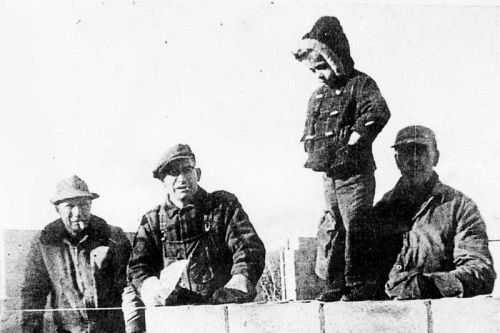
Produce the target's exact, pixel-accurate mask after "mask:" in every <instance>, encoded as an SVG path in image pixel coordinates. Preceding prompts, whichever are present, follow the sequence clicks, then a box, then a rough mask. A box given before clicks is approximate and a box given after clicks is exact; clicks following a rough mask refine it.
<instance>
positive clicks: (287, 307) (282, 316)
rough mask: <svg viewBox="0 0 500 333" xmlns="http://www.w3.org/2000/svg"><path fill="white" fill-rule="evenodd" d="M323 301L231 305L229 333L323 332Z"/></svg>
mask: <svg viewBox="0 0 500 333" xmlns="http://www.w3.org/2000/svg"><path fill="white" fill-rule="evenodd" d="M319 308H320V305H319V303H316V302H314V303H300V302H293V303H284V304H279V303H273V304H247V305H240V306H237V305H230V306H228V319H229V320H228V323H229V333H267V332H273V333H279V332H286V333H294V332H296V333H304V332H317V333H320V332H321V329H320V319H319Z"/></svg>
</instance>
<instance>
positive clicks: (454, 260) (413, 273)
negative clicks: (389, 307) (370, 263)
mask: <svg viewBox="0 0 500 333" xmlns="http://www.w3.org/2000/svg"><path fill="white" fill-rule="evenodd" d="M393 147H394V149H395V151H396V153H395V159H396V164H397V166H398V168H399V170H400V171H401V179H400V180H399V181H398V183H397V184H396V186H395V187H394V189H393V190H391V191H390V192H388V193H387V194H386V195H385V196H384V197H383V198H382V200H381V201H380V202H379V203H377V205H376V206H375V212H376V216H377V217H378V218H379V219H380V223H381V224H380V230H379V231H380V233H381V234H382V245H383V248H382V250H384V253H383V254H382V256H381V257H382V262H381V265H380V266H379V267H380V269H381V270H382V273H383V274H384V273H385V280H386V281H387V272H389V271H390V273H389V276H388V277H389V281H387V283H386V285H385V291H386V293H387V295H388V296H389V297H390V298H391V299H421V298H441V297H472V296H476V295H481V294H488V293H491V292H492V290H493V285H494V282H495V278H496V274H495V271H494V270H493V261H492V258H491V254H490V251H489V249H488V236H487V234H486V225H485V224H484V221H483V219H482V218H481V215H480V214H479V210H478V208H477V206H476V204H475V203H474V202H473V201H472V200H471V199H469V198H468V197H466V196H465V195H464V194H462V193H460V192H458V191H457V190H455V189H453V188H451V187H449V186H446V185H444V184H443V183H441V182H440V181H439V178H438V175H437V174H436V173H435V172H434V167H435V166H436V165H437V163H438V161H439V151H438V149H437V144H436V139H435V135H434V133H433V132H432V130H430V129H429V128H427V127H423V126H418V125H415V126H408V127H406V128H403V129H402V130H400V131H399V132H398V134H397V136H396V142H395V144H394V146H393ZM391 266H392V269H391ZM384 271H385V272H384Z"/></svg>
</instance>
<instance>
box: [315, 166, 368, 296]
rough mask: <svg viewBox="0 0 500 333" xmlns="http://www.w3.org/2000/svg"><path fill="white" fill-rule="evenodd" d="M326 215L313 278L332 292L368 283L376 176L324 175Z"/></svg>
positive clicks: (320, 234)
mask: <svg viewBox="0 0 500 333" xmlns="http://www.w3.org/2000/svg"><path fill="white" fill-rule="evenodd" d="M323 185H324V194H325V202H326V211H325V214H324V216H323V218H322V219H321V221H320V224H319V227H318V234H317V237H316V239H317V243H318V248H317V256H316V269H315V271H316V274H317V275H318V276H319V277H320V278H322V279H324V280H326V281H327V283H328V285H329V286H330V288H331V289H332V290H338V291H340V290H342V289H343V288H345V287H346V286H348V287H352V286H356V285H359V284H363V283H366V282H368V280H370V278H371V277H370V276H371V270H372V269H371V260H370V255H371V254H370V252H371V251H372V250H374V246H375V244H376V243H375V239H374V235H373V234H372V233H371V232H368V230H370V229H371V228H366V226H367V224H368V223H373V222H372V221H373V220H372V218H371V216H372V210H373V198H374V195H375V176H374V173H373V171H370V172H368V173H365V174H358V175H354V176H351V177H349V178H347V179H333V178H331V177H328V176H326V174H325V175H323Z"/></svg>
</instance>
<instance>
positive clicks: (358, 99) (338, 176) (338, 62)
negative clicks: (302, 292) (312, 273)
mask: <svg viewBox="0 0 500 333" xmlns="http://www.w3.org/2000/svg"><path fill="white" fill-rule="evenodd" d="M295 57H296V59H297V60H299V61H304V62H305V63H306V64H307V65H308V66H309V69H310V70H311V71H312V72H313V73H314V74H315V75H316V76H317V77H318V78H319V80H320V81H321V82H322V86H321V87H319V88H318V89H316V90H315V91H314V92H313V94H312V96H311V98H310V100H309V105H308V110H307V119H306V124H305V129H304V134H303V136H302V140H301V141H302V142H304V147H305V150H306V152H307V153H308V160H307V162H306V164H305V167H306V168H311V169H312V170H314V171H318V172H324V174H323V180H324V191H325V199H326V204H327V211H326V214H325V216H324V217H323V219H322V221H321V223H320V226H319V231H318V236H317V240H318V255H317V262H316V274H317V275H318V276H319V277H320V278H322V279H325V280H327V284H328V285H329V290H327V291H326V292H324V293H323V294H321V295H320V296H319V297H318V298H317V299H318V300H320V301H326V302H328V301H338V300H339V299H341V297H342V299H343V300H346V301H354V300H364V299H368V298H371V296H372V295H370V293H371V290H372V289H373V288H372V284H373V281H372V278H371V277H372V275H373V274H372V273H371V271H370V270H369V267H368V266H367V265H368V264H367V262H366V257H367V254H368V253H369V252H370V249H371V248H372V246H371V241H372V240H371V238H370V237H368V238H367V237H366V233H362V231H363V230H364V229H366V228H368V227H369V222H370V220H369V219H367V216H370V215H371V210H372V206H373V197H374V194H375V178H374V171H375V162H374V159H373V153H372V143H373V141H374V140H375V138H376V137H377V135H378V133H379V132H380V131H381V130H382V128H383V127H384V126H385V124H386V123H387V121H388V120H389V117H390V112H389V109H388V107H387V104H386V102H385V100H384V98H383V97H382V95H381V93H380V91H379V89H378V87H377V84H376V83H375V81H374V80H373V79H372V78H371V77H369V76H368V75H366V74H364V73H362V72H359V71H357V70H356V69H354V61H353V60H352V58H351V55H350V49H349V42H348V40H347V37H346V36H345V34H344V32H343V30H342V26H341V25H340V22H339V21H338V20H337V18H335V17H327V16H325V17H321V18H320V19H319V20H318V21H317V22H316V23H315V24H314V26H313V27H312V29H311V31H310V32H308V33H307V34H306V35H304V37H303V38H302V41H301V43H300V46H299V48H298V50H297V51H296V52H295Z"/></svg>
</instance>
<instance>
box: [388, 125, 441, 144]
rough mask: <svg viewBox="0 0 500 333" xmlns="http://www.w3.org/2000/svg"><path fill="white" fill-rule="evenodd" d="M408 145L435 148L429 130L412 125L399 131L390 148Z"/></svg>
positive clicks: (433, 139)
mask: <svg viewBox="0 0 500 333" xmlns="http://www.w3.org/2000/svg"><path fill="white" fill-rule="evenodd" d="M408 143H418V144H422V145H427V146H433V147H437V144H436V136H435V135H434V132H433V131H432V130H431V129H430V128H427V127H424V126H420V125H412V126H408V127H405V128H403V129H401V130H399V132H398V134H397V135H396V141H395V142H394V145H393V146H392V147H394V148H395V147H397V146H400V145H404V144H408Z"/></svg>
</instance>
